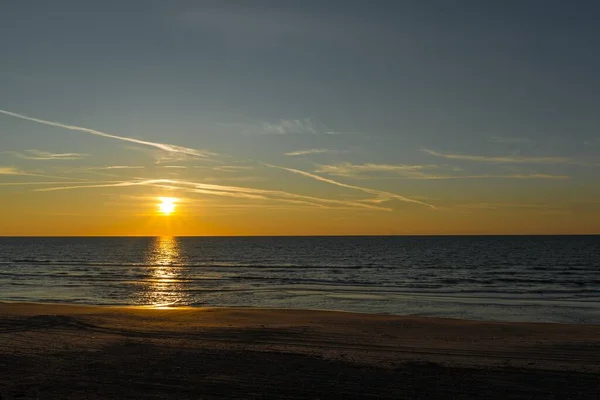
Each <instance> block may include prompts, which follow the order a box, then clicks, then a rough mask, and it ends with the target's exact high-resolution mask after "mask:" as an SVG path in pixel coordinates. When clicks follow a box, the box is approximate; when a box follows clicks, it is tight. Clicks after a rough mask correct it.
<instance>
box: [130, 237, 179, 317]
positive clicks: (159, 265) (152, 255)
mask: <svg viewBox="0 0 600 400" xmlns="http://www.w3.org/2000/svg"><path fill="white" fill-rule="evenodd" d="M182 261H183V260H182V254H181V248H180V246H179V243H178V241H177V238H175V237H172V236H161V237H157V238H155V239H154V241H153V242H152V244H151V246H150V247H149V248H148V252H147V253H146V259H145V263H146V264H147V265H148V268H149V269H150V271H149V274H148V276H147V278H146V279H145V281H144V282H143V286H144V290H143V292H142V293H141V294H140V302H141V303H142V304H146V305H151V306H152V307H156V308H161V307H163V308H164V307H172V306H178V305H185V304H186V302H185V300H186V299H185V296H184V295H183V291H182V289H183V288H182V276H181V263H182Z"/></svg>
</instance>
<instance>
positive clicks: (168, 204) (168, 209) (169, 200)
mask: <svg viewBox="0 0 600 400" xmlns="http://www.w3.org/2000/svg"><path fill="white" fill-rule="evenodd" d="M158 199H159V200H160V203H159V204H158V210H159V211H160V212H161V213H162V214H163V215H170V214H172V213H173V211H175V203H176V202H177V199H175V198H173V197H159V198H158Z"/></svg>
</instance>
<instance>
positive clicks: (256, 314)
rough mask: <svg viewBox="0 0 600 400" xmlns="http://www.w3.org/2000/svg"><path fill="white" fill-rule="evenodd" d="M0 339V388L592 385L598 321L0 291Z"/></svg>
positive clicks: (69, 391)
mask: <svg viewBox="0 0 600 400" xmlns="http://www.w3.org/2000/svg"><path fill="white" fill-rule="evenodd" d="M0 343H1V344H0V398H2V399H6V398H15V397H18V396H17V394H18V395H19V396H21V398H36V396H37V397H39V398H78V397H82V396H83V397H86V398H113V397H123V398H142V397H145V396H146V395H148V393H149V392H148V390H150V392H152V393H155V394H156V397H155V398H171V396H173V397H177V398H194V397H202V398H213V396H216V397H219V396H217V395H218V394H220V395H222V396H224V397H240V398H248V397H250V398H252V397H262V396H264V397H272V398H289V397H297V398H314V397H318V396H320V395H321V394H323V397H325V395H326V394H327V393H329V394H331V395H334V396H335V395H336V393H345V395H343V396H342V397H344V398H361V397H365V396H366V397H373V398H412V397H411V396H408V397H403V396H402V393H414V392H411V391H413V390H420V391H424V392H423V393H428V395H427V396H428V397H430V398H447V395H448V393H450V394H451V396H455V398H469V397H461V396H462V395H461V393H476V394H478V396H484V397H487V398H492V399H495V398H507V396H506V393H513V392H514V393H515V394H523V393H525V394H527V395H528V396H529V397H523V398H531V397H532V396H533V397H534V398H535V396H536V394H537V395H539V393H546V394H547V393H558V394H559V395H560V394H561V393H562V397H561V396H559V395H557V397H559V398H567V397H568V398H598V397H599V396H600V385H599V384H600V381H599V380H598V374H599V373H600V326H598V325H575V324H556V323H531V322H525V323H523V322H517V323H507V322H486V321H470V320H458V319H450V318H429V317H418V316H396V315H384V314H359V313H350V312H345V311H342V312H337V311H317V310H295V309H294V310H290V309H261V308H227V307H223V308H196V307H185V308H162V309H161V308H148V307H122V306H118V307H114V306H89V305H64V304H55V303H35V304H32V303H15V302H0ZM424 377H428V378H427V379H425V378H424ZM457 377H458V378H457ZM440 380H441V381H440ZM300 381H301V382H304V384H303V385H299V382H300ZM24 382H25V383H24ZM57 382H61V383H60V384H57ZM123 382H134V383H135V384H134V385H133V386H132V387H129V386H127V385H124V384H123ZM332 382H333V383H332ZM357 382H362V384H361V385H358V386H357ZM439 382H443V384H441V386H440V383H439ZM490 382H491V383H490ZM159 383H160V384H159ZM136 385H137V386H136ZM311 388H313V389H314V388H317V389H318V391H317V392H314V391H312V390H313V389H311ZM92 389H93V390H92ZM315 390H316V389H315ZM330 390H333V391H332V392H330ZM90 391H91V392H90ZM120 391H125V392H120ZM340 391H341V392H340ZM11 393H13V394H11ZM93 393H97V396H98V397H94V395H93ZM173 393H177V395H174V394H173ZM215 393H216V394H215ZM253 393H254V395H253ZM256 393H258V394H259V395H257V394H256ZM230 394H231V396H229V395H230ZM359 394H360V395H359ZM500 394H503V396H500ZM71 396H72V397H71ZM353 396H354V397H353ZM436 396H437V397H436ZM150 397H152V396H150ZM216 397H214V398H216ZM337 397H340V395H338V396H337ZM423 397H426V396H423ZM516 398H519V397H518V396H517V397H516Z"/></svg>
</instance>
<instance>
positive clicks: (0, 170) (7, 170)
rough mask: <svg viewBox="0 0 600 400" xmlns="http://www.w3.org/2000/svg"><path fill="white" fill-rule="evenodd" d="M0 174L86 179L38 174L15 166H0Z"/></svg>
mask: <svg viewBox="0 0 600 400" xmlns="http://www.w3.org/2000/svg"><path fill="white" fill-rule="evenodd" d="M0 175H9V176H37V177H40V178H52V179H61V180H69V179H70V180H77V181H86V180H85V179H77V178H67V177H64V176H55V175H45V174H38V173H34V172H28V171H23V170H21V169H19V168H15V167H0Z"/></svg>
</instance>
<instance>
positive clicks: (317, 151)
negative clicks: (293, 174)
mask: <svg viewBox="0 0 600 400" xmlns="http://www.w3.org/2000/svg"><path fill="white" fill-rule="evenodd" d="M324 153H337V150H329V149H308V150H298V151H290V152H289V153H284V154H285V155H286V156H305V155H309V154H324Z"/></svg>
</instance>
